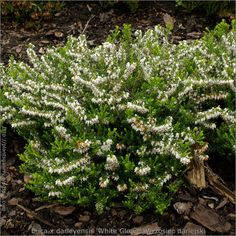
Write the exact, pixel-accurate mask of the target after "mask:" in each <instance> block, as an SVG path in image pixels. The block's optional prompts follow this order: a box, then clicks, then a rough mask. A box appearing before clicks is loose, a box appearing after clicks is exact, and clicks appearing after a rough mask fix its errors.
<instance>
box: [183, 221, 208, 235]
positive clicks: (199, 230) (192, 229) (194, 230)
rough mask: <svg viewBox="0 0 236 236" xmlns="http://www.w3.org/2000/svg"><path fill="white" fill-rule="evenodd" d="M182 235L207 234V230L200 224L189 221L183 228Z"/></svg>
mask: <svg viewBox="0 0 236 236" xmlns="http://www.w3.org/2000/svg"><path fill="white" fill-rule="evenodd" d="M181 233H182V235H206V230H205V228H204V227H202V226H200V225H196V224H193V223H191V222H188V223H187V224H186V225H185V226H184V228H183V229H182V230H181Z"/></svg>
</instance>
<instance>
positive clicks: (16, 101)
mask: <svg viewBox="0 0 236 236" xmlns="http://www.w3.org/2000/svg"><path fill="white" fill-rule="evenodd" d="M235 26H236V25H235V22H234V21H233V22H232V25H231V26H229V25H228V24H226V23H225V22H224V21H223V22H222V23H220V24H219V25H217V26H216V28H215V29H214V30H213V31H210V32H207V33H206V34H205V36H204V37H203V38H202V39H199V40H196V41H190V42H187V41H182V42H180V43H179V44H173V43H171V40H170V38H171V37H170V32H169V31H168V30H167V29H165V28H162V27H160V26H156V27H155V29H153V30H148V31H147V32H146V33H144V34H143V33H142V32H141V31H139V30H138V31H136V32H135V33H134V35H132V33H131V27H130V26H129V25H124V27H123V30H120V29H119V28H116V29H115V30H114V31H113V33H112V34H111V35H110V36H109V37H108V38H107V41H106V42H104V43H103V44H102V45H99V46H96V47H95V48H90V47H89V46H88V45H87V41H86V37H85V36H84V35H81V36H80V37H79V38H78V39H75V38H73V37H69V38H68V42H67V44H66V45H65V46H64V47H52V48H48V50H47V52H46V53H45V54H44V55H42V56H40V57H38V56H37V55H36V53H35V51H34V46H33V45H30V46H29V48H28V51H27V52H28V56H29V59H30V63H29V64H27V63H24V62H22V61H18V62H17V61H15V60H14V58H11V60H10V61H9V65H7V66H4V65H2V64H1V66H0V70H1V78H0V86H1V93H0V101H1V103H0V114H1V116H0V117H1V120H0V122H1V124H4V123H9V124H10V125H11V126H12V127H13V128H14V129H16V130H17V131H18V132H19V134H20V135H21V136H23V137H24V138H25V139H26V140H27V141H28V144H27V145H26V147H25V151H24V153H23V154H21V155H20V158H21V160H22V161H23V164H22V165H21V171H22V172H23V173H25V174H27V175H30V176H31V180H30V182H29V183H28V184H27V185H26V186H27V187H28V188H29V189H31V190H32V191H33V192H35V194H36V195H37V196H38V198H39V199H41V200H42V201H54V202H61V203H68V204H79V205H82V206H91V205H95V206H96V209H97V211H98V213H101V212H102V211H103V209H104V207H106V206H112V204H113V203H114V202H116V201H121V202H123V204H124V205H125V206H126V207H127V208H130V209H133V210H134V211H135V212H136V213H141V212H142V211H144V210H146V209H149V208H153V209H155V210H156V212H158V213H163V212H164V210H165V209H166V208H167V207H168V205H169V204H170V202H171V197H172V195H173V193H174V192H175V191H176V190H177V189H178V187H179V186H180V184H181V183H182V179H183V176H184V174H185V171H186V169H187V167H188V165H189V163H190V162H191V160H192V158H193V157H194V155H198V156H199V158H202V159H206V158H208V156H207V150H210V149H211V148H214V147H213V145H214V144H215V143H218V144H219V143H220V144H221V151H222V153H225V150H227V153H231V154H232V153H234V149H235V145H234V142H232V139H233V138H232V137H233V134H234V133H235V121H236V120H235V111H234V110H235V109H234V103H235V97H234V95H235V83H234V78H235V74H236V58H235V55H236V47H235V45H236V44H235V43H236V37H235V36H236V35H235V34H236V30H235V29H236V28H235ZM209 137H210V138H209ZM225 139H226V140H231V141H230V142H227V143H225Z"/></svg>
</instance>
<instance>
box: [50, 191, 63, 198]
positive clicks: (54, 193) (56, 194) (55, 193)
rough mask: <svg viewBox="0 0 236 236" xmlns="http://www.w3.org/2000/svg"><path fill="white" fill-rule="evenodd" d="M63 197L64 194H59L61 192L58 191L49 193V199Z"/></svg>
mask: <svg viewBox="0 0 236 236" xmlns="http://www.w3.org/2000/svg"><path fill="white" fill-rule="evenodd" d="M61 195H62V192H59V191H56V192H53V191H51V192H49V193H48V196H49V197H60V196H61Z"/></svg>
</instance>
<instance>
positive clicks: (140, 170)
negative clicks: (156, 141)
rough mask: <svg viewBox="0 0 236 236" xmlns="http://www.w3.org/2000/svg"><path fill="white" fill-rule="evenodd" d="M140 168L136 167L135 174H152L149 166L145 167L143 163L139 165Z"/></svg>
mask: <svg viewBox="0 0 236 236" xmlns="http://www.w3.org/2000/svg"><path fill="white" fill-rule="evenodd" d="M138 165H139V167H135V169H134V172H135V174H136V175H139V176H144V175H147V174H149V173H150V171H151V168H150V167H149V166H148V165H144V163H143V162H139V163H138Z"/></svg>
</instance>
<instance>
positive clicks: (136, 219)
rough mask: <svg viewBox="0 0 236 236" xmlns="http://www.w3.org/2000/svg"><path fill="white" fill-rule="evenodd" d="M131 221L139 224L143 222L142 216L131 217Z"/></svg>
mask: <svg viewBox="0 0 236 236" xmlns="http://www.w3.org/2000/svg"><path fill="white" fill-rule="evenodd" d="M133 222H134V224H135V225H140V224H142V223H143V216H135V217H134V218H133Z"/></svg>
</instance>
